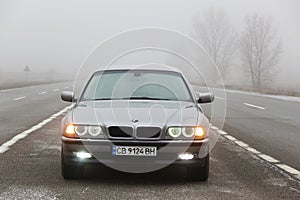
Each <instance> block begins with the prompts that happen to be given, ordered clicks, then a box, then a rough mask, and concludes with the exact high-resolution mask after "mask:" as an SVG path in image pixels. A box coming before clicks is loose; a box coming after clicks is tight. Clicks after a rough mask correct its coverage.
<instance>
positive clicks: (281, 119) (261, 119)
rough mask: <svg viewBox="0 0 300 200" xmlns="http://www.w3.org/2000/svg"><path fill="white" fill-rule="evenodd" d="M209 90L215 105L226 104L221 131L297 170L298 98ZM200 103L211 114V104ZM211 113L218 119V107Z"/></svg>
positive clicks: (299, 138)
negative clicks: (284, 98) (213, 97)
mask: <svg viewBox="0 0 300 200" xmlns="http://www.w3.org/2000/svg"><path fill="white" fill-rule="evenodd" d="M211 92H212V93H214V94H215V96H216V101H215V103H214V104H215V105H216V108H218V107H221V106H223V105H224V104H225V105H226V118H225V125H224V127H223V130H224V131H226V132H227V133H229V134H230V135H232V136H234V137H235V138H237V139H239V140H241V141H243V142H245V143H247V144H248V145H249V146H251V147H253V148H255V149H257V150H258V151H260V152H263V153H264V154H267V155H269V156H272V157H273V158H275V159H277V160H279V161H280V162H282V163H285V164H287V165H289V166H291V167H293V168H295V169H298V170H300V101H299V102H298V101H292V100H290V101H288V100H283V99H278V98H272V97H270V96H264V95H256V94H253V93H244V92H238V91H226V96H223V94H224V93H223V92H221V91H220V90H216V89H214V90H212V91H211ZM299 99H300V98H299ZM203 107H204V109H205V111H206V113H207V115H211V113H212V112H211V110H210V109H211V105H204V106H203ZM220 110H221V109H220ZM215 113H216V114H215V116H212V117H214V118H215V119H216V120H218V118H220V119H221V117H220V116H218V114H219V115H221V113H218V109H216V112H215ZM219 128H222V127H219Z"/></svg>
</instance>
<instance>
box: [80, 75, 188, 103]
mask: <svg viewBox="0 0 300 200" xmlns="http://www.w3.org/2000/svg"><path fill="white" fill-rule="evenodd" d="M118 99H148V100H169V101H192V97H191V94H190V91H189V89H188V87H187V84H186V82H185V80H184V79H183V78H182V76H181V74H180V73H177V72H169V71H150V70H116V71H104V72H97V73H95V74H94V75H93V77H92V78H91V80H90V81H89V83H88V85H87V87H86V89H85V90H84V93H83V95H82V97H81V101H89V100H90V101H91V100H118Z"/></svg>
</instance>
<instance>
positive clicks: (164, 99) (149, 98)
mask: <svg viewBox="0 0 300 200" xmlns="http://www.w3.org/2000/svg"><path fill="white" fill-rule="evenodd" d="M132 99H133V100H143V99H145V100H162V101H176V99H168V98H155V97H123V98H96V99H84V100H86V101H101V100H132Z"/></svg>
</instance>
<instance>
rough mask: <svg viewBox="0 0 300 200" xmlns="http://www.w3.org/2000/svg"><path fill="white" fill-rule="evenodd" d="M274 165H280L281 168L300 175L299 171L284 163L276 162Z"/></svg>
mask: <svg viewBox="0 0 300 200" xmlns="http://www.w3.org/2000/svg"><path fill="white" fill-rule="evenodd" d="M276 166H278V167H280V168H281V169H283V170H285V171H287V172H289V173H291V174H294V175H297V176H299V175H300V172H299V171H298V170H296V169H294V168H292V167H290V166H288V165H286V164H276Z"/></svg>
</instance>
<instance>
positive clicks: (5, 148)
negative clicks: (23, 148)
mask: <svg viewBox="0 0 300 200" xmlns="http://www.w3.org/2000/svg"><path fill="white" fill-rule="evenodd" d="M72 106H73V104H72V105H70V106H67V107H65V108H64V109H62V110H61V111H59V112H57V113H55V114H53V115H52V116H51V117H49V118H48V119H45V120H44V121H42V122H40V123H39V124H37V125H35V126H33V127H31V128H30V129H27V130H25V131H23V132H22V133H19V134H18V135H16V136H14V137H13V138H11V139H10V140H8V141H7V142H5V143H3V144H2V145H1V146H0V154H3V153H5V152H6V151H8V150H9V148H10V147H11V146H12V145H14V144H15V143H16V142H18V141H19V140H21V139H23V138H25V137H26V136H27V135H29V134H30V133H32V132H34V131H36V130H38V129H40V128H42V127H43V126H44V125H46V124H47V123H49V122H51V121H52V120H53V119H55V118H56V117H58V116H60V115H61V114H63V113H64V112H66V111H67V110H68V109H70V108H72Z"/></svg>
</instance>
